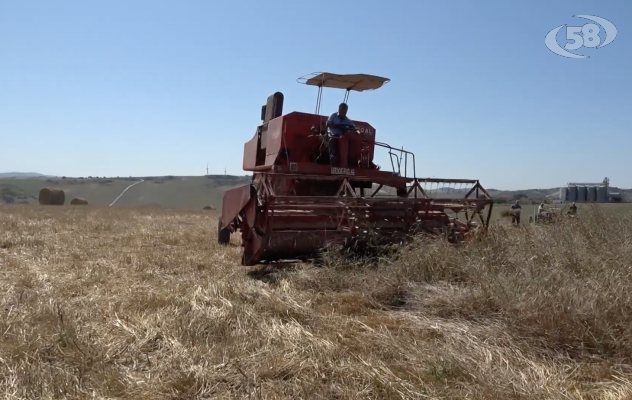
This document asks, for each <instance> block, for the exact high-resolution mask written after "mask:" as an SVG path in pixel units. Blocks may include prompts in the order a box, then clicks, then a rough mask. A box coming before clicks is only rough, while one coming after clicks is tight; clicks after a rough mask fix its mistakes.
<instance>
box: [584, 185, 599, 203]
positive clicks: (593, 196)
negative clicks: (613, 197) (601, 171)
mask: <svg viewBox="0 0 632 400" xmlns="http://www.w3.org/2000/svg"><path fill="white" fill-rule="evenodd" d="M586 190H587V192H586V201H588V202H589V203H594V202H596V201H597V186H588V187H587V188H586Z"/></svg>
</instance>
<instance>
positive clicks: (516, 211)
mask: <svg viewBox="0 0 632 400" xmlns="http://www.w3.org/2000/svg"><path fill="white" fill-rule="evenodd" d="M521 212H522V207H521V206H520V201H519V200H516V202H515V203H514V204H512V205H511V223H512V224H516V225H520V213H521Z"/></svg>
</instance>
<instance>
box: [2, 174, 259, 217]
mask: <svg viewBox="0 0 632 400" xmlns="http://www.w3.org/2000/svg"><path fill="white" fill-rule="evenodd" d="M139 180H144V182H142V183H140V184H138V185H135V186H134V187H132V188H130V189H129V190H128V191H127V192H126V193H125V194H124V195H123V196H121V198H120V199H119V200H118V201H117V202H116V204H115V205H114V207H166V208H191V209H199V208H202V207H204V206H206V205H211V206H214V207H216V208H219V207H221V204H222V196H223V193H224V191H225V190H227V189H230V188H233V187H236V186H240V185H244V184H247V183H249V182H250V181H251V177H250V176H230V175H209V176H208V177H207V176H178V177H173V176H166V177H130V178H92V177H90V178H42V177H38V178H29V179H6V178H5V179H0V192H2V194H1V196H2V202H4V203H37V198H38V194H39V190H40V189H41V188H42V187H46V186H54V187H59V188H61V189H63V190H64V191H65V192H66V204H68V203H69V202H70V200H72V198H74V197H79V198H84V199H86V200H88V202H89V203H90V204H92V205H97V206H108V205H109V204H110V203H112V202H113V201H114V200H115V199H116V198H117V197H118V196H119V194H121V192H123V190H125V188H127V187H128V186H130V185H131V184H133V183H135V182H138V181H139Z"/></svg>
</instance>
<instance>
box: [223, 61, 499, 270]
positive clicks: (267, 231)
mask: <svg viewBox="0 0 632 400" xmlns="http://www.w3.org/2000/svg"><path fill="white" fill-rule="evenodd" d="M388 81H389V79H386V78H382V77H379V76H372V75H365V74H354V75H337V74H331V73H314V74H311V75H308V76H305V77H302V78H299V83H304V84H306V85H312V86H317V87H318V96H317V103H316V104H317V105H316V113H314V114H308V113H302V112H296V111H295V112H291V113H289V114H285V115H283V94H282V93H280V92H277V93H274V94H273V95H271V96H270V97H268V101H267V104H266V105H265V106H263V107H262V110H261V119H262V121H263V122H262V124H261V125H260V126H258V127H257V131H256V133H255V135H254V137H253V138H252V139H251V140H250V141H248V142H247V143H246V144H245V145H244V159H243V169H244V170H245V171H252V172H253V177H252V183H251V184H249V185H245V186H242V187H238V188H235V189H231V190H228V191H226V192H225V194H224V199H223V207H222V213H221V215H220V219H219V222H218V227H217V230H218V242H219V243H220V244H228V243H229V241H230V235H231V233H232V232H236V231H237V230H241V233H242V235H241V242H242V247H243V253H242V265H255V264H257V263H261V262H270V261H278V260H287V259H307V258H310V257H313V256H314V255H316V254H317V253H318V252H319V250H320V249H322V248H323V247H324V246H326V245H327V244H330V243H332V244H340V245H343V246H344V245H350V243H358V242H359V241H360V242H361V241H362V240H372V243H376V242H378V243H397V242H401V241H402V240H403V239H405V238H406V237H410V235H412V234H414V233H418V232H426V233H432V234H435V235H445V237H446V238H447V239H448V240H450V241H453V242H459V241H462V240H463V239H464V238H465V237H467V236H468V235H469V234H471V233H473V232H477V231H481V230H486V229H487V226H488V225H489V219H490V216H491V211H492V198H491V196H490V195H489V193H488V192H487V191H486V190H485V189H484V188H483V187H482V186H481V185H480V183H479V182H478V180H471V179H435V178H418V177H417V176H416V171H415V156H414V154H412V153H411V152H408V151H405V150H403V149H395V148H392V147H391V146H389V145H387V144H385V143H380V142H376V141H375V128H373V126H371V125H370V124H369V123H367V122H363V121H353V123H354V125H355V127H356V130H355V131H349V132H346V133H345V134H344V135H343V136H342V137H340V138H332V137H329V135H328V133H327V129H326V125H325V124H326V121H327V118H328V117H327V116H323V115H320V113H319V111H320V103H321V98H322V89H323V88H324V87H329V88H337V89H344V90H345V91H346V92H345V97H344V101H345V102H346V101H347V99H348V97H349V93H350V91H352V90H353V91H357V92H362V91H366V90H374V89H378V88H380V87H381V86H382V85H384V84H385V83H387V82H388ZM334 140H335V141H337V142H336V143H337V146H336V147H337V152H338V162H337V164H336V165H332V163H331V162H330V160H329V145H330V141H334ZM376 148H383V149H386V150H387V151H388V155H389V156H390V160H391V167H392V171H382V170H381V168H380V167H379V166H378V165H376V164H375V163H374V162H373V158H374V152H375V149H376ZM409 164H412V165H411V168H409ZM402 169H403V171H402ZM409 170H410V172H412V176H407V174H408V172H409ZM464 185H466V186H467V187H465V188H464V187H463V186H464ZM456 186H460V187H459V188H457V187H456ZM433 187H434V188H435V189H433ZM468 189H469V190H468ZM368 191H371V192H368ZM439 192H448V194H443V193H441V194H439ZM366 194H368V196H367V195H366ZM450 194H452V196H450ZM486 207H488V208H487V210H486V211H487V212H486V216H484V215H483V214H484V213H485V209H486ZM476 217H478V219H479V220H480V222H479V221H475V218H476Z"/></svg>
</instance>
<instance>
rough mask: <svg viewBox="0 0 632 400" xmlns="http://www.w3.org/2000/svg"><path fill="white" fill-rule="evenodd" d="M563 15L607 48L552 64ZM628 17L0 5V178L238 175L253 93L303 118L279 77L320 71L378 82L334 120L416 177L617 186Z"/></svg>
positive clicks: (626, 171) (610, 12)
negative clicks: (389, 152) (592, 31)
mask: <svg viewBox="0 0 632 400" xmlns="http://www.w3.org/2000/svg"><path fill="white" fill-rule="evenodd" d="M578 14H584V15H596V16H600V17H603V18H606V19H608V20H609V21H611V22H612V23H614V25H615V26H616V27H617V29H618V34H617V37H616V39H615V41H614V42H612V43H611V44H609V45H608V46H606V47H603V48H601V49H587V48H581V49H579V50H577V51H574V53H577V54H584V55H589V56H590V58H586V59H571V58H565V57H561V56H558V55H556V54H553V53H552V52H551V51H549V50H548V49H547V48H546V46H545V44H544V37H545V35H546V34H547V33H548V32H549V31H550V30H552V29H554V28H556V27H558V26H560V25H562V24H568V25H570V26H581V25H583V24H585V23H588V22H590V21H587V20H584V19H581V18H573V17H572V16H573V15H578ZM630 21H632V2H628V1H617V2H615V1H599V2H596V1H555V2H552V1H521V2H518V1H500V0H499V1H476V2H474V1H456V0H453V1H422V0H418V1H413V0H407V1H404V0H392V1H388V2H381V1H374V0H365V1H359V0H349V1H344V0H341V1H334V0H323V1H319V2H307V1H305V2H299V1H289V0H286V1H281V0H268V1H260V0H259V1H255V0H248V1H246V0H233V1H230V2H228V1H226V2H213V1H210V0H209V1H198V0H188V1H181V0H180V1H175V0H162V1H155V0H154V1H148V0H133V1H129V0H109V1H107V2H105V1H103V2H96V1H90V2H86V1H76V0H64V1H58V2H51V1H35V0H32V1H19V0H0V150H1V151H0V172H7V171H29V172H30V171H34V172H41V173H47V174H55V175H68V176H87V175H95V176H104V175H105V176H129V175H166V174H171V175H202V174H204V173H205V168H206V163H207V161H208V162H209V164H210V166H209V168H210V171H211V173H223V171H224V168H226V169H227V172H228V173H229V174H246V173H245V172H243V171H242V169H241V165H242V152H243V143H244V142H246V141H247V140H249V139H250V138H251V137H252V135H253V134H254V132H255V128H256V126H257V125H258V124H259V123H260V120H259V117H260V109H261V105H263V104H264V103H265V100H266V98H267V97H268V96H269V95H270V94H272V93H273V92H275V91H281V92H283V93H284V94H285V106H284V109H285V111H286V112H288V111H291V110H298V111H306V112H313V110H314V108H315V100H316V88H314V87H310V86H304V85H300V84H298V83H297V82H296V78H297V77H299V76H302V75H304V74H307V73H310V72H314V71H330V72H336V73H358V72H361V73H369V74H376V75H381V76H386V77H388V78H390V79H391V82H390V83H389V84H387V85H386V86H384V87H383V88H382V89H380V90H377V91H374V92H365V93H359V94H358V93H352V94H351V96H350V99H349V105H350V109H349V115H350V116H351V117H352V118H353V119H356V120H363V121H367V122H369V123H371V124H372V125H373V126H374V127H375V128H376V130H377V136H378V140H380V141H383V142H387V143H389V144H391V145H393V146H397V147H400V146H404V148H406V149H408V150H412V151H414V152H415V153H416V157H417V175H418V176H435V177H446V178H474V179H480V180H481V183H482V184H483V185H484V186H485V187H488V188H502V189H521V188H537V187H554V186H559V185H564V184H565V183H566V182H568V181H601V180H602V179H603V178H604V177H605V176H608V177H610V179H611V183H612V185H614V186H622V187H632V173H631V172H632V161H631V160H630V159H629V158H627V157H628V153H629V151H630V149H631V148H632V146H631V145H632V135H630V133H631V132H630V130H631V128H632V112H631V111H630V110H631V109H632V108H631V107H630V105H631V104H632V103H631V101H630V100H631V97H632V91H631V89H632V78H631V76H630V71H632V51H631V50H632V45H631V40H630ZM600 35H601V37H602V40H603V38H604V37H605V34H604V32H601V33H600ZM566 42H567V41H566V39H565V31H564V29H563V30H562V31H560V33H559V35H558V43H560V44H561V45H562V46H564V44H565V43H566ZM343 94H344V93H343V92H341V91H335V90H328V91H327V90H326V91H325V93H324V102H323V105H322V113H324V114H329V113H330V112H333V111H335V109H336V106H337V104H338V103H339V102H340V101H341V100H342V97H343ZM377 161H378V163H382V164H385V158H384V157H383V156H382V157H378V159H377Z"/></svg>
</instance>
